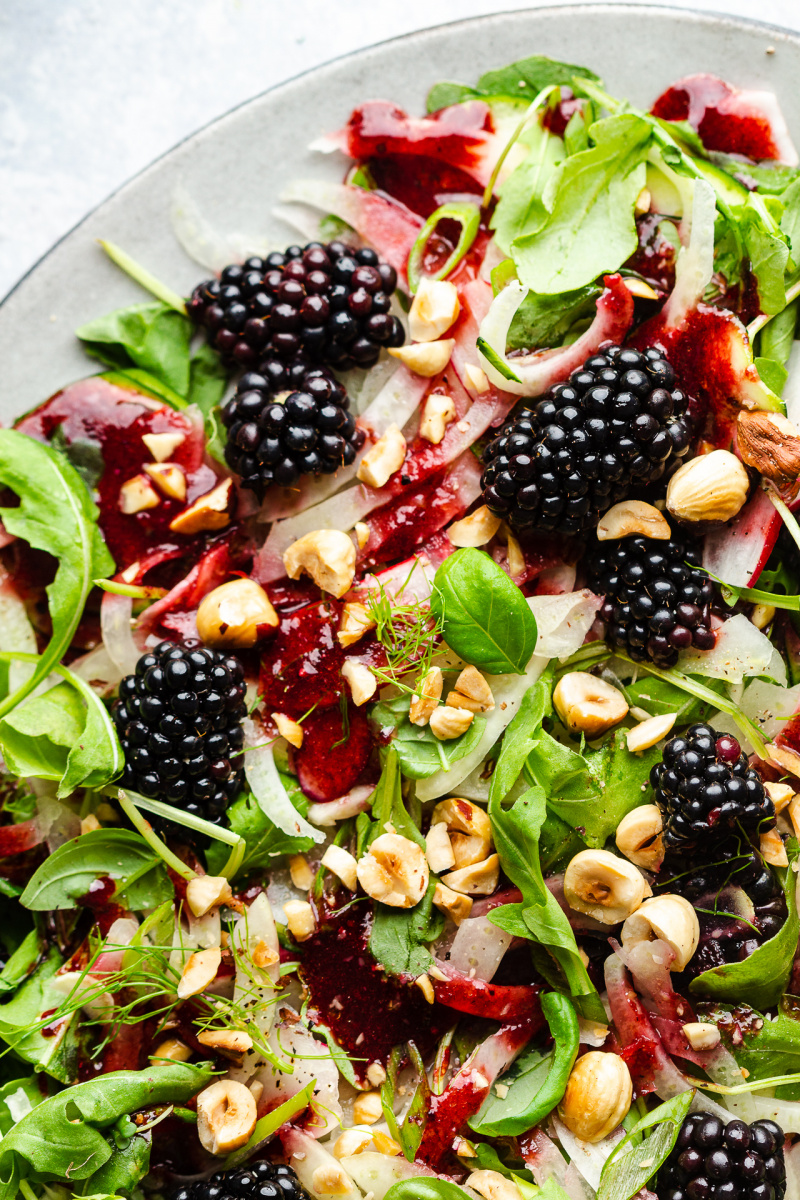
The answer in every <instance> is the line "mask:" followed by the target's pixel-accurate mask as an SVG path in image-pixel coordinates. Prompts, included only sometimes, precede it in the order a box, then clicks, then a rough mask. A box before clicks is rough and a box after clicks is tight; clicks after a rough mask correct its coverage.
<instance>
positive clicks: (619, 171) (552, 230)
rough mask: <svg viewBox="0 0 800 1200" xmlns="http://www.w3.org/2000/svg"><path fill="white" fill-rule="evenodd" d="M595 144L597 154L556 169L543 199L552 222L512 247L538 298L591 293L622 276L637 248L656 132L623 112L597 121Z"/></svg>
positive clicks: (522, 276) (593, 151) (520, 271)
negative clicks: (608, 275) (601, 280)
mask: <svg viewBox="0 0 800 1200" xmlns="http://www.w3.org/2000/svg"><path fill="white" fill-rule="evenodd" d="M590 138H591V140H592V141H593V142H594V145H593V146H592V148H591V149H589V150H584V151H581V153H579V154H573V155H572V156H571V157H570V158H567V159H565V160H564V162H562V163H561V164H560V166H558V167H557V168H556V170H555V172H554V174H553V176H552V178H551V180H550V183H549V184H548V187H547V189H546V191H545V195H544V203H545V206H546V207H547V209H548V211H549V214H550V215H549V218H548V220H547V222H546V223H545V224H544V225H542V226H541V227H540V228H539V229H538V230H537V231H536V232H534V233H529V234H524V235H523V236H521V237H518V238H516V239H515V240H514V242H513V245H512V257H513V259H514V262H515V264H516V267H517V275H518V276H519V278H520V280H521V282H522V283H523V284H525V285H526V286H527V287H529V288H531V289H532V290H533V291H535V292H544V293H548V294H549V293H554V292H568V291H573V290H574V289H576V288H581V287H585V286H586V284H588V283H591V282H592V281H593V280H594V279H596V278H597V276H598V275H602V274H603V272H604V271H615V270H616V269H617V268H618V267H619V266H620V265H621V263H623V262H624V261H625V260H626V259H627V258H629V257H630V255H631V254H633V252H634V250H635V249H636V246H637V244H638V238H637V233H636V221H635V218H634V205H635V203H636V198H637V196H638V195H639V193H640V192H641V190H642V188H643V187H644V183H645V159H646V156H647V150H648V147H649V145H650V141H651V138H652V126H651V125H650V123H649V122H648V121H646V120H644V119H643V118H642V117H638V116H635V115H634V114H633V113H623V114H621V115H619V116H615V117H606V118H604V119H603V120H601V121H595V123H594V124H593V125H592V127H591V130H590Z"/></svg>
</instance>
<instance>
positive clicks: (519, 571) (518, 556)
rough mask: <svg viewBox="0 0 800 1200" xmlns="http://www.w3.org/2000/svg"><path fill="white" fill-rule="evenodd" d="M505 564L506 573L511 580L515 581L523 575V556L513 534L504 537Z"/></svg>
mask: <svg viewBox="0 0 800 1200" xmlns="http://www.w3.org/2000/svg"><path fill="white" fill-rule="evenodd" d="M506 555H507V558H506V563H507V565H508V573H509V575H510V576H511V577H512V579H516V578H517V576H519V575H524V573H525V555H524V554H523V553H522V547H521V546H520V544H519V542H518V541H517V539H516V538H515V537H514V535H513V533H508V534H507V535H506Z"/></svg>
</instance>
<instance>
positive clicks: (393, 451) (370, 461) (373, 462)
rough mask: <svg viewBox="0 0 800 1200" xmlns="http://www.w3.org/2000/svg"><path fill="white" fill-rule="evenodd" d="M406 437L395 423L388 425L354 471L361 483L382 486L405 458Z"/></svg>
mask: <svg viewBox="0 0 800 1200" xmlns="http://www.w3.org/2000/svg"><path fill="white" fill-rule="evenodd" d="M406 448H407V447H406V439H405V438H404V437H403V434H402V432H401V430H400V428H399V426H397V425H390V426H389V428H388V429H387V430H386V433H385V434H384V435H383V437H381V438H379V439H378V441H377V442H376V443H375V445H374V446H372V447H370V449H369V450H368V451H367V453H366V454H365V455H364V457H363V458H362V459H361V462H360V463H359V464H358V471H357V472H356V474H357V476H358V478H359V479H360V480H361V482H362V483H367V484H369V486H370V487H374V488H382V487H384V486H385V485H386V484H387V483H388V482H389V480H390V479H391V477H392V475H394V473H395V472H396V471H399V470H400V468H401V467H402V465H403V463H404V462H405V459H406Z"/></svg>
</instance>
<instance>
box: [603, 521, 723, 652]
mask: <svg viewBox="0 0 800 1200" xmlns="http://www.w3.org/2000/svg"><path fill="white" fill-rule="evenodd" d="M587 572H588V582H589V587H590V588H592V590H593V591H595V592H597V593H598V594H599V595H602V596H605V601H604V603H603V607H602V609H601V610H600V615H601V616H602V618H603V620H604V621H605V622H606V636H607V639H608V641H610V642H611V643H612V645H614V646H616V647H617V648H618V649H620V650H624V651H625V652H626V653H627V654H628V655H629V656H630V657H631V658H632V659H633V660H634V662H646V661H647V660H648V659H649V660H650V661H651V662H654V663H655V664H656V665H657V666H660V667H671V666H674V664H675V663H676V662H677V661H678V652H679V651H680V650H688V649H689V647H690V646H694V647H696V648H697V649H698V650H710V649H711V648H712V646H713V645H714V634H713V633H712V632H711V627H710V604H711V601H712V599H713V597H714V585H713V583H712V582H711V579H710V578H709V576H708V574H707V572H706V571H704V570H703V569H702V567H701V566H700V549H699V547H698V546H696V545H694V544H693V543H692V542H690V541H689V539H688V538H685V537H683V536H682V535H678V534H675V533H674V532H673V535H672V537H671V538H670V540H669V541H668V542H662V541H653V540H652V539H651V538H644V537H630V538H617V539H614V540H612V541H607V542H600V543H599V544H598V547H597V549H596V550H594V551H593V552H592V553H591V555H590V557H589V560H588V563H587Z"/></svg>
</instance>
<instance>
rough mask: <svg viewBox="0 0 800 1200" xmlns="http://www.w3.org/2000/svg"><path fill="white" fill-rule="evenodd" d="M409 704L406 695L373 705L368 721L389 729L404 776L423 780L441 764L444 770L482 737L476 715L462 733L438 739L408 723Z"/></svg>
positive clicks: (425, 727) (480, 726) (427, 728)
mask: <svg viewBox="0 0 800 1200" xmlns="http://www.w3.org/2000/svg"><path fill="white" fill-rule="evenodd" d="M410 704H411V697H410V696H409V695H404V696H397V697H395V698H394V699H393V700H387V701H381V702H380V703H378V704H374V705H373V706H372V709H371V711H370V720H371V721H374V722H375V723H376V724H377V725H378V726H379V727H381V728H382V729H384V730H386V731H392V734H393V736H392V746H393V747H394V749H395V751H396V753H397V758H398V762H399V763H400V769H401V771H402V772H403V774H404V775H405V777H406V778H407V779H427V778H428V776H429V775H435V774H436V772H437V771H441V770H442V768H443V767H444V768H445V769H446V770H449V769H450V766H451V765H452V764H453V763H454V762H458V760H459V759H460V758H464V757H465V756H466V755H467V754H470V753H471V751H472V750H473V749H474V748H475V746H477V744H478V742H479V741H480V740H481V737H482V736H483V728H484V724H485V720H484V718H483V717H480V716H476V717H475V719H474V720H473V722H472V724H471V725H470V727H469V729H468V730H467V731H466V733H462V734H461V736H460V737H457V738H452V739H450V740H449V741H446V742H440V741H439V739H438V738H437V737H435V735H434V734H433V733H432V732H431V730H430V728H429V727H428V726H427V725H412V724H411V721H410V720H409V719H408V710H409V707H410Z"/></svg>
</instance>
